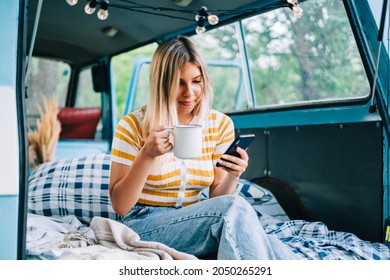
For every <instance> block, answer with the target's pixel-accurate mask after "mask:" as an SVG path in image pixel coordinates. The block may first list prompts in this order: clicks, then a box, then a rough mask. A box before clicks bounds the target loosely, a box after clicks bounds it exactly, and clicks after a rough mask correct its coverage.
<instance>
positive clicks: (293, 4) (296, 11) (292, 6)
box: [286, 0, 303, 18]
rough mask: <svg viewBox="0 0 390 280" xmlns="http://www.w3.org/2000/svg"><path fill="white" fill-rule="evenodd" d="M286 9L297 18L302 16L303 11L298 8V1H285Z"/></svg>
mask: <svg viewBox="0 0 390 280" xmlns="http://www.w3.org/2000/svg"><path fill="white" fill-rule="evenodd" d="M286 1H287V3H288V7H289V8H290V9H291V11H292V12H293V13H294V14H295V16H296V17H297V18H300V17H301V16H303V9H302V8H301V7H300V6H299V3H298V0H286Z"/></svg>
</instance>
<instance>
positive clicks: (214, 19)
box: [207, 15, 219, 25]
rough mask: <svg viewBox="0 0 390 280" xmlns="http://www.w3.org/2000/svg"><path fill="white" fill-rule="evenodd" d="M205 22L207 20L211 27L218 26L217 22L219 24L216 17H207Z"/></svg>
mask: <svg viewBox="0 0 390 280" xmlns="http://www.w3.org/2000/svg"><path fill="white" fill-rule="evenodd" d="M207 20H208V22H209V23H210V24H211V25H216V24H218V22H219V18H218V16H216V15H209V16H208V17H207Z"/></svg>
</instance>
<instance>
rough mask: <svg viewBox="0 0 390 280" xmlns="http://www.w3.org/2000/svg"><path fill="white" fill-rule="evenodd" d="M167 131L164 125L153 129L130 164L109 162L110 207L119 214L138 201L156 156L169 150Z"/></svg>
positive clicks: (170, 147) (125, 211)
mask: <svg viewBox="0 0 390 280" xmlns="http://www.w3.org/2000/svg"><path fill="white" fill-rule="evenodd" d="M167 137H169V132H168V131H167V130H166V128H165V127H164V126H160V127H158V128H157V129H155V130H153V131H152V132H151V133H150V135H149V136H148V138H147V139H146V141H145V144H144V146H143V147H142V148H141V149H140V151H139V153H138V154H137V156H136V157H135V159H134V161H133V163H132V164H131V165H130V166H127V165H124V164H120V163H117V162H112V163H111V171H110V187H109V192H110V198H111V202H112V207H113V209H114V211H115V212H117V213H118V214H119V215H124V214H126V213H127V212H128V211H129V210H130V209H131V208H132V207H133V206H134V205H135V204H136V203H137V201H138V198H139V195H140V194H141V192H142V189H143V187H144V185H145V182H146V179H147V177H148V174H149V172H150V169H151V167H152V165H153V163H154V161H155V159H156V157H158V156H160V155H163V154H165V153H167V152H169V151H170V150H171V149H172V144H171V143H170V142H167V141H166V139H167Z"/></svg>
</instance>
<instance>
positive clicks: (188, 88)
mask: <svg viewBox="0 0 390 280" xmlns="http://www.w3.org/2000/svg"><path fill="white" fill-rule="evenodd" d="M193 94H194V88H193V86H192V85H191V84H190V83H185V84H184V86H183V91H182V95H183V96H192V95H193Z"/></svg>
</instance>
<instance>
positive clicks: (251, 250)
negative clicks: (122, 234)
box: [122, 195, 296, 260]
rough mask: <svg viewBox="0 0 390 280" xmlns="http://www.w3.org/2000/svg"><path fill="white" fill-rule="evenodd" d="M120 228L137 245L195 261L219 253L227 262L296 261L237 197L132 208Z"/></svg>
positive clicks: (252, 210)
mask: <svg viewBox="0 0 390 280" xmlns="http://www.w3.org/2000/svg"><path fill="white" fill-rule="evenodd" d="M122 222H123V223H124V224H125V225H127V226H128V227H130V228H131V229H132V230H134V231H135V232H137V233H138V234H139V235H140V238H141V240H144V241H156V242H161V243H163V244H165V245H167V246H169V247H172V248H175V249H176V250H178V251H181V252H186V253H189V254H192V255H195V256H198V257H202V256H204V255H208V254H210V253H215V252H217V259H225V260H233V259H234V260H273V259H296V257H295V255H294V254H293V253H292V248H291V247H289V246H288V245H285V244H284V243H282V242H281V241H280V240H279V239H278V238H276V236H273V235H267V234H266V233H265V232H264V230H263V228H262V226H261V224H260V222H259V219H258V216H257V214H256V212H255V211H254V209H253V208H252V206H251V205H250V204H249V203H248V202H247V201H246V200H245V199H244V198H242V197H240V196H237V195H226V196H219V197H216V198H211V199H208V200H204V201H202V202H199V203H196V204H193V205H190V206H186V207H180V208H176V207H154V206H147V205H140V204H136V205H135V206H134V207H133V208H132V209H131V210H130V211H129V212H128V213H127V214H126V215H125V216H124V217H123V219H122Z"/></svg>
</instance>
